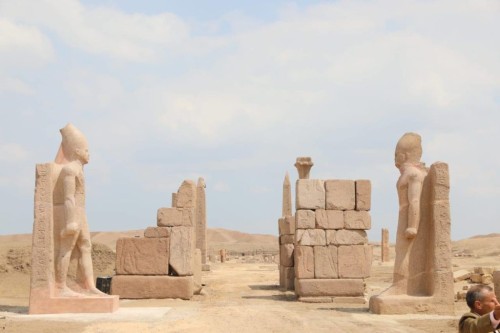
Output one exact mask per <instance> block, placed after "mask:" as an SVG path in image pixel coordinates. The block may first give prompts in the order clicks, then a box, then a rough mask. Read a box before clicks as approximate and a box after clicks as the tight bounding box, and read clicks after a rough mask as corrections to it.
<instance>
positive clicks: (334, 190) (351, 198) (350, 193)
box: [325, 179, 356, 210]
mask: <svg viewBox="0 0 500 333" xmlns="http://www.w3.org/2000/svg"><path fill="white" fill-rule="evenodd" d="M325 188H326V209H337V210H350V209H354V208H356V192H355V186H354V181H353V180H343V179H334V180H327V181H325Z"/></svg>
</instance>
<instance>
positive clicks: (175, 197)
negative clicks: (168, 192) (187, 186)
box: [172, 192, 177, 208]
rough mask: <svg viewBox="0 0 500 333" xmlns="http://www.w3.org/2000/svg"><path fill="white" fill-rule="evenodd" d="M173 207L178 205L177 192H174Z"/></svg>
mask: <svg viewBox="0 0 500 333" xmlns="http://www.w3.org/2000/svg"><path fill="white" fill-rule="evenodd" d="M172 207H173V208H175V207H177V192H175V193H172Z"/></svg>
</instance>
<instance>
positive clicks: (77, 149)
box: [53, 124, 105, 297]
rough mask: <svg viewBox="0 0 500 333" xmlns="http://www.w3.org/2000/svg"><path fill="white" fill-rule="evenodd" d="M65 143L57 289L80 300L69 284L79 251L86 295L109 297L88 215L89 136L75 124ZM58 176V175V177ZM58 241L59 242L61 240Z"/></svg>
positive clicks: (57, 220)
mask: <svg viewBox="0 0 500 333" xmlns="http://www.w3.org/2000/svg"><path fill="white" fill-rule="evenodd" d="M61 135H62V142H61V146H60V147H59V151H58V153H57V156H56V160H55V164H56V166H55V168H54V172H55V173H56V175H55V177H53V179H54V180H55V181H56V184H55V188H54V202H53V204H54V213H55V214H54V215H55V216H54V224H57V225H55V226H54V228H55V230H58V231H59V235H57V234H56V239H55V243H56V244H57V243H59V244H58V246H56V250H55V251H56V253H55V286H56V292H57V294H58V295H59V296H63V297H80V296H83V295H82V294H81V293H77V292H75V291H73V290H71V289H70V288H69V287H68V285H67V283H66V280H67V275H68V268H69V264H70V259H71V256H72V253H73V252H74V251H77V256H78V269H79V274H81V276H80V277H79V280H80V281H78V283H79V286H80V287H81V288H82V291H83V292H85V293H89V294H97V295H105V294H104V293H102V292H101V291H100V290H98V289H97V288H96V287H95V283H94V276H93V275H94V274H93V269H92V257H91V251H92V245H91V242H90V232H89V228H88V224H87V216H86V213H85V178H84V175H83V166H84V165H85V164H87V163H88V162H89V158H90V155H89V150H88V143H87V140H86V138H85V136H84V135H83V134H82V133H81V132H80V131H79V130H78V129H77V128H76V127H75V126H73V125H72V124H68V125H67V126H66V127H64V128H63V129H61ZM57 173H58V175H57ZM57 236H59V237H57ZM57 238H58V239H57Z"/></svg>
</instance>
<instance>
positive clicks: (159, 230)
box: [144, 227, 171, 238]
mask: <svg viewBox="0 0 500 333" xmlns="http://www.w3.org/2000/svg"><path fill="white" fill-rule="evenodd" d="M170 230H171V228H169V227H147V228H146V229H145V230H144V237H146V238H166V237H170Z"/></svg>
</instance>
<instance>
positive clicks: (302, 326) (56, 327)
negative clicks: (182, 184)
mask: <svg viewBox="0 0 500 333" xmlns="http://www.w3.org/2000/svg"><path fill="white" fill-rule="evenodd" d="M227 235H229V234H226V236H227ZM97 236H99V237H101V239H100V240H101V241H103V243H106V242H105V240H106V237H108V238H109V235H103V234H97ZM226 236H225V237H226ZM227 237H228V236H227ZM227 237H226V238H227ZM29 241H30V236H29V235H14V236H0V332H26V333H30V332H33V333H34V332H36V333H42V332H51V333H52V332H76V333H79V332H95V333H98V332H99V333H101V332H103V333H105V332H129V331H131V332H204V333H207V332H225V333H229V332H327V331H328V332H356V331H359V330H360V329H362V330H363V331H368V332H383V333H391V332H429V333H430V332H432V333H448V332H450V333H451V332H457V322H458V319H459V317H460V315H461V314H462V313H464V312H466V311H467V307H466V305H465V302H464V301H457V302H455V313H453V314H450V315H449V316H433V315H398V316H390V315H373V314H370V313H369V312H368V304H367V303H365V304H335V303H319V304H311V303H302V302H298V301H297V300H296V298H295V295H294V293H293V292H283V291H280V290H279V289H278V280H279V279H278V278H279V273H278V266H277V264H276V263H271V262H263V261H262V260H261V259H263V258H262V256H260V257H259V256H255V257H252V256H248V255H245V256H244V257H242V256H240V257H239V258H236V257H232V258H231V259H230V260H229V261H228V262H226V263H224V264H221V263H211V265H212V266H211V267H212V270H211V271H209V272H203V283H204V284H205V287H204V289H203V293H204V294H203V295H197V296H194V297H193V299H192V300H190V301H183V300H176V299H152V300H120V308H121V309H126V310H124V311H132V312H128V313H129V314H134V315H123V313H122V314H118V313H116V314H110V315H105V316H102V315H101V316H100V317H99V316H98V317H96V316H95V315H81V314H79V315H70V316H68V315H49V316H29V315H27V311H28V305H29V279H30V267H29V266H30V258H31V254H30V250H31V249H30V246H29ZM109 241H110V242H111V246H112V244H113V243H114V238H113V237H111V238H109ZM237 241H238V240H237V239H236V240H235V239H230V243H231V244H236V243H237ZM266 241H267V239H266ZM252 242H253V243H255V244H257V245H255V244H254V245H252V246H253V247H252V248H251V249H250V250H251V251H254V250H255V249H264V248H265V246H267V245H262V244H263V243H262V244H260V243H259V242H258V241H255V240H252ZM94 245H95V243H94ZM217 246H219V245H217ZM220 246H221V247H222V246H224V243H221V245H220ZM227 247H228V248H230V247H229V246H227ZM499 249H500V237H499V236H498V235H493V236H491V237H488V238H473V239H467V240H463V241H457V242H454V244H453V252H454V254H455V256H454V257H453V260H452V263H453V270H454V271H456V270H459V269H468V270H470V271H471V270H473V268H474V267H476V266H484V267H497V268H499V267H498V261H499V258H500V250H499ZM251 251H250V252H251ZM379 253H380V247H378V246H374V262H373V265H372V272H371V277H370V278H368V279H367V280H366V291H367V296H368V297H369V296H371V295H376V294H379V293H380V292H381V291H382V290H384V289H385V288H387V287H388V286H389V285H390V284H391V282H392V271H393V263H381V262H380V257H379ZM463 253H466V254H467V256H462V255H461V254H463ZM96 254H97V256H96V257H98V258H96V260H97V261H94V266H95V267H94V268H98V267H101V268H100V269H101V270H100V272H97V273H96V274H95V275H96V276H98V275H99V274H106V273H107V274H112V269H113V267H114V265H113V258H114V253H113V251H112V250H110V249H109V248H106V247H104V246H97V247H96ZM391 255H392V258H394V248H392V249H391ZM259 260H261V261H260V262H259ZM466 285H468V282H467V281H460V282H457V283H455V291H459V290H462V288H463V287H464V286H466ZM145 311H146V312H145ZM118 312H120V311H118Z"/></svg>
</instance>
